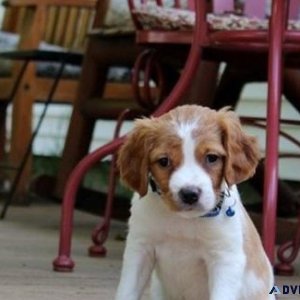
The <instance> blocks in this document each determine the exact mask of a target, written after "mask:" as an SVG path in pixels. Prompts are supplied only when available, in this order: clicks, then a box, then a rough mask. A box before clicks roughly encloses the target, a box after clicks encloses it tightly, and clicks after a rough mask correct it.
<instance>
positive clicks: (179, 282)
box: [116, 105, 274, 300]
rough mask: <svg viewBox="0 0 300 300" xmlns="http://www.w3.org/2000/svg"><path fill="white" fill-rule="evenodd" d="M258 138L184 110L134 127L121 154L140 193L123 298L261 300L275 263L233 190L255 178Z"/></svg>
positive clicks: (201, 110) (205, 111)
mask: <svg viewBox="0 0 300 300" xmlns="http://www.w3.org/2000/svg"><path fill="white" fill-rule="evenodd" d="M259 158H260V153H259V150H258V147H257V143H256V139H255V138H253V137H250V136H248V135H247V134H245V133H244V132H243V131H242V128H241V125H240V122H239V119H238V117H237V116H236V115H235V113H234V112H232V111H229V110H228V109H222V110H219V111H215V110H211V109H209V108H205V107H201V106H196V105H187V106H182V107H178V108H176V109H174V110H172V111H170V112H169V113H167V114H165V115H163V116H162V117H159V118H151V119H141V120H137V121H136V123H135V127H134V129H133V132H132V133H131V134H130V135H129V137H128V139H127V140H126V142H125V144H124V145H123V147H122V148H121V150H120V153H119V167H120V172H121V177H122V179H123V181H124V182H125V183H126V184H127V185H128V186H129V187H131V188H132V189H133V190H134V191H136V192H137V193H136V195H135V197H134V199H133V203H132V209H131V217H130V221H129V234H128V238H127V244H126V249H125V254H124V262H123V270H122V274H121V281H120V284H119V288H118V291H117V296H116V299H117V300H138V299H141V297H142V295H143V292H144V290H145V287H146V285H147V283H148V281H149V280H150V278H151V297H152V299H153V300H160V299H168V300H169V299H170V300H176V299H178V300H179V299H185V300H249V299H251V300H264V299H274V296H272V295H269V291H270V290H271V288H272V286H273V274H272V269H271V266H270V263H269V261H268V259H267V257H266V255H265V252H264V250H263V247H262V244H261V241H260V238H259V236H258V234H257V232H256V230H255V228H254V226H253V224H252V222H251V220H250V218H249V216H248V215H247V213H246V211H245V209H244V207H243V205H242V203H241V200H240V197H239V193H238V190H237V188H236V184H237V183H239V182H241V181H244V180H246V179H247V178H249V177H250V176H252V175H253V173H254V172H255V168H256V166H257V163H258V160H259Z"/></svg>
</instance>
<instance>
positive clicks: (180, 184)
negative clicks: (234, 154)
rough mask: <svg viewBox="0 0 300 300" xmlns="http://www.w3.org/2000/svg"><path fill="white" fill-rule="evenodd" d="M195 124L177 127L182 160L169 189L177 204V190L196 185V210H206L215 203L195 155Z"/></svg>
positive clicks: (212, 191)
mask: <svg viewBox="0 0 300 300" xmlns="http://www.w3.org/2000/svg"><path fill="white" fill-rule="evenodd" d="M195 128H196V124H193V123H187V124H184V125H183V124H181V125H180V126H178V128H177V133H178V135H179V137H180V138H181V139H182V157H183V160H182V162H181V165H180V166H179V167H178V169H177V170H176V171H175V172H174V173H173V174H172V175H171V178H170V182H169V185H170V190H171V192H172V195H173V197H174V199H175V200H176V201H177V202H178V204H179V205H180V204H182V203H181V200H180V199H179V196H178V192H179V191H180V190H181V189H182V188H184V187H188V186H197V187H198V188H199V189H201V191H202V192H201V196H200V199H199V201H198V203H197V205H196V206H195V209H196V210H200V211H202V212H207V211H209V210H211V209H212V208H214V206H215V204H216V199H215V194H214V190H213V188H212V181H211V178H210V176H209V175H208V174H207V172H206V171H205V170H204V169H203V168H202V167H201V166H200V164H199V163H198V162H197V160H196V157H195V150H196V143H195V140H194V139H193V138H192V131H193V129H195Z"/></svg>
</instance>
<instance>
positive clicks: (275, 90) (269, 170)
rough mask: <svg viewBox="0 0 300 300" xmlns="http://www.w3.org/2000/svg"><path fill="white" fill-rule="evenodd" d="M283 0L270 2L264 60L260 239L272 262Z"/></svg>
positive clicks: (283, 16)
mask: <svg viewBox="0 0 300 300" xmlns="http://www.w3.org/2000/svg"><path fill="white" fill-rule="evenodd" d="M284 19H285V14H284V1H283V0H279V1H273V3H272V17H271V20H270V46H269V62H268V102H267V132H266V163H265V180H264V203H263V228H262V238H263V244H264V247H265V251H266V253H267V255H268V257H269V259H270V261H271V263H272V264H274V250H275V234H276V209H277V191H278V146H279V119H280V102H281V85H282V63H283V61H282V42H283V37H282V33H283V28H284V25H285V20H284Z"/></svg>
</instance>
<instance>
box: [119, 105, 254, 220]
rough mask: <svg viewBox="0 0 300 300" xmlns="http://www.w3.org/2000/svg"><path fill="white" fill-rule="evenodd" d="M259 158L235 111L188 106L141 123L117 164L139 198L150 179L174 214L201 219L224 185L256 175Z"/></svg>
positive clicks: (251, 139)
mask: <svg viewBox="0 0 300 300" xmlns="http://www.w3.org/2000/svg"><path fill="white" fill-rule="evenodd" d="M259 158H260V154H259V151H258V147H257V143H256V139H255V138H253V137H250V136H248V135H247V134H245V133H244V132H243V131H242V128H241V125H240V122H239V119H238V117H237V116H236V115H235V113H234V112H232V111H228V109H222V110H220V111H215V110H211V109H209V108H204V107H201V106H196V105H186V106H181V107H178V108H176V109H174V110H172V111H170V112H169V113H167V114H165V115H163V116H161V117H159V118H151V119H141V120H137V121H136V122H135V127H134V129H133V131H132V133H131V134H130V135H129V136H128V138H127V140H126V142H125V144H124V145H123V146H122V148H121V150H120V153H119V159H118V164H119V167H120V173H121V178H122V179H123V181H124V182H125V183H126V184H127V185H128V186H129V187H130V188H132V189H133V190H135V191H136V192H138V193H139V194H140V196H141V197H142V196H144V195H146V194H147V192H148V186H149V177H150V176H151V177H152V178H153V179H154V182H155V183H156V185H157V186H158V189H159V191H160V194H161V198H162V199H163V201H164V202H165V203H166V204H167V206H168V207H169V208H170V209H172V210H174V211H181V212H182V211H184V212H185V213H186V214H187V215H189V214H190V215H192V214H195V213H196V214H197V215H199V214H205V213H207V212H208V211H210V210H211V209H213V208H214V207H215V205H216V204H217V202H218V197H219V194H220V191H221V189H222V185H223V183H224V182H226V183H227V184H228V185H229V186H231V185H233V184H236V183H239V182H241V181H243V180H246V179H247V178H249V177H250V176H252V175H253V174H254V171H255V168H256V166H257V163H258V160H259Z"/></svg>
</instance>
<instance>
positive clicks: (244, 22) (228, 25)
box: [133, 5, 300, 30]
mask: <svg viewBox="0 0 300 300" xmlns="http://www.w3.org/2000/svg"><path fill="white" fill-rule="evenodd" d="M133 14H134V15H135V16H136V17H137V19H138V21H139V22H140V24H141V26H142V28H144V29H145V30H149V29H154V30H191V29H193V27H194V25H195V12H194V11H189V10H184V9H175V8H164V7H159V6H157V5H142V6H140V7H138V8H137V9H135V11H134V12H133ZM207 21H208V24H209V26H210V28H211V29H212V30H246V29H248V30H254V29H267V28H268V20H267V19H264V20H261V19H257V18H249V17H244V16H238V15H234V14H224V15H214V14H208V16H207ZM288 27H289V29H291V30H299V29H300V21H298V20H290V21H289V26H288Z"/></svg>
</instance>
